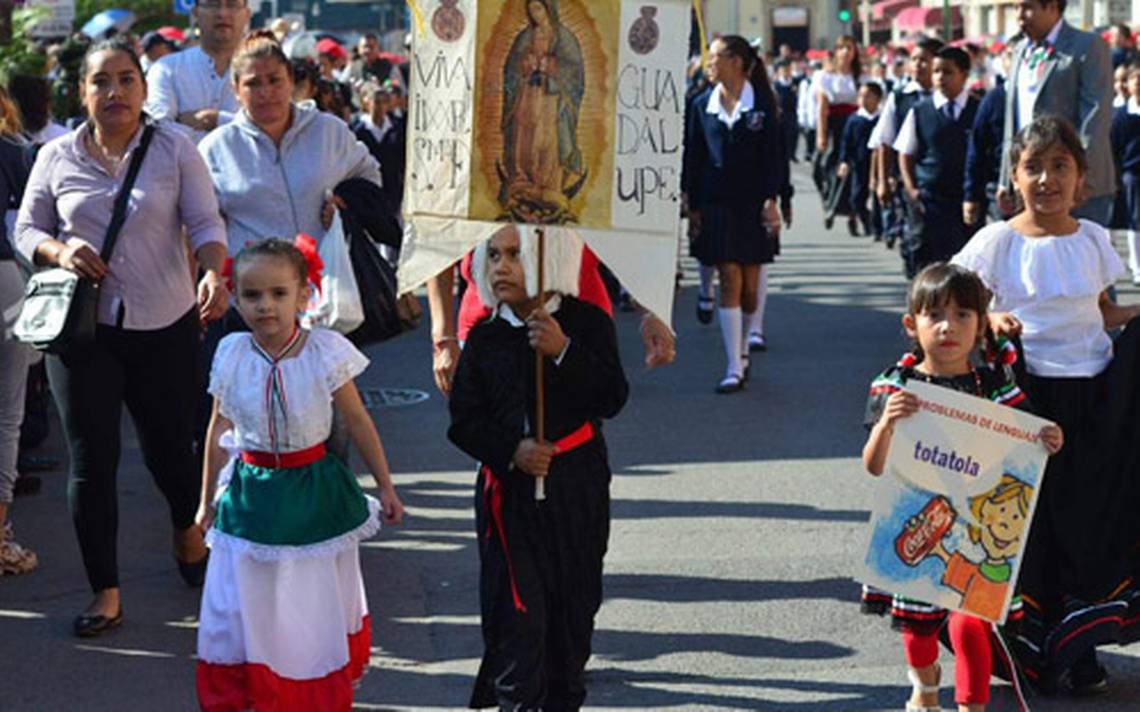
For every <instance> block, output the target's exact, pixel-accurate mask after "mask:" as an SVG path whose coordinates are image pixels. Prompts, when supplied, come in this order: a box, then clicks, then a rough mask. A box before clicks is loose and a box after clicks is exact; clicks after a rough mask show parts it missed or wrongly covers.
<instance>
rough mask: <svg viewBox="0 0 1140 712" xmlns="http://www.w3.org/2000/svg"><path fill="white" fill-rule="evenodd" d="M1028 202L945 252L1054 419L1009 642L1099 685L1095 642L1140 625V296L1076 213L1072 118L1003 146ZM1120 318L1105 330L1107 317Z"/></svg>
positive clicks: (1029, 658) (1136, 630)
mask: <svg viewBox="0 0 1140 712" xmlns="http://www.w3.org/2000/svg"><path fill="white" fill-rule="evenodd" d="M1010 161H1011V165H1012V166H1013V175H1012V179H1013V182H1014V185H1015V187H1016V188H1017V192H1018V193H1019V194H1020V196H1021V201H1022V203H1023V205H1024V210H1023V211H1022V212H1021V213H1019V214H1017V215H1016V216H1015V217H1013V218H1011V219H1010V220H1008V221H1005V222H998V223H993V224H991V225H989V226H988V227H986V228H984V229H982V230H981V231H979V232H978V233H977V234H976V235H975V236H974V237H973V239H971V240H970V242H969V244H967V245H966V247H965V248H963V249H962V251H961V252H959V253H958V254H957V255H956V256H955V257H954V259H953V261H954V262H955V263H958V264H960V265H963V266H965V267H967V268H969V269H972V270H974V271H975V272H977V273H978V275H979V276H980V277H981V279H982V281H983V282H985V284H986V286H987V287H988V288H989V289H990V291H991V292H992V293H993V304H992V307H993V309H994V311H995V312H1004V314H994V315H993V317H991V323H992V325H993V326H994V328H995V330H997V331H1003V332H1005V333H1007V334H1008V333H1020V334H1021V340H1022V345H1023V347H1024V351H1025V359H1024V362H1025V370H1026V371H1027V373H1024V374H1019V382H1020V383H1021V385H1022V387H1024V388H1025V390H1026V391H1027V392H1028V394H1029V396H1030V397H1031V398H1032V399H1033V402H1034V404H1035V405H1036V407H1037V408H1038V409H1039V410H1040V413H1039V415H1042V416H1044V417H1047V418H1049V419H1051V420H1053V421H1055V422H1057V423H1059V424H1060V425H1061V427H1062V428H1064V430H1065V433H1066V435H1067V439H1068V445H1067V446H1066V447H1065V450H1064V452H1062V453H1061V454H1060V455H1059V456H1058V457H1055V458H1052V459H1051V460H1050V461H1049V464H1048V469H1047V470H1046V473H1047V474H1046V477H1045V484H1044V486H1043V487H1042V490H1041V493H1040V499H1039V500H1038V507H1037V514H1036V524H1035V525H1034V527H1033V530H1032V532H1031V533H1030V535H1029V541H1028V545H1027V547H1026V551H1025V559H1024V561H1023V562H1022V568H1021V581H1020V584H1021V591H1022V593H1023V597H1024V600H1025V604H1026V606H1025V625H1024V628H1023V633H1022V635H1021V636H1019V638H1018V640H1017V644H1016V646H1015V650H1014V653H1015V654H1016V655H1017V656H1018V658H1019V662H1020V663H1021V664H1022V666H1023V668H1024V669H1025V671H1026V674H1027V676H1028V677H1029V678H1030V679H1031V680H1033V681H1034V682H1035V684H1037V686H1039V687H1040V688H1042V689H1043V690H1045V691H1052V690H1054V689H1056V688H1057V687H1058V686H1059V684H1060V683H1063V682H1067V685H1068V687H1069V688H1071V689H1072V690H1073V691H1074V692H1078V693H1082V692H1085V693H1087V692H1097V691H1100V690H1103V689H1104V688H1105V686H1106V684H1107V676H1106V674H1105V670H1104V668H1103V667H1101V666H1100V664H1099V663H1098V662H1097V659H1096V647H1097V646H1098V645H1104V644H1107V643H1126V642H1131V641H1134V640H1136V639H1137V636H1138V635H1140V590H1138V589H1137V584H1136V582H1137V581H1138V580H1140V579H1138V578H1137V576H1138V574H1140V561H1138V556H1137V552H1138V551H1140V549H1137V545H1138V544H1140V523H1138V522H1140V520H1138V519H1137V518H1136V515H1135V511H1136V507H1137V504H1138V503H1140V480H1138V479H1137V477H1136V475H1135V473H1136V468H1137V466H1138V464H1140V452H1138V449H1137V446H1136V443H1137V442H1140V383H1138V382H1137V380H1136V379H1137V377H1138V376H1140V322H1136V321H1134V320H1135V319H1136V317H1137V316H1140V306H1120V305H1117V304H1114V303H1113V302H1112V301H1110V299H1109V297H1108V292H1107V290H1108V288H1109V287H1110V286H1112V284H1113V282H1115V281H1116V280H1117V279H1118V278H1120V277H1121V276H1123V275H1124V274H1125V271H1124V265H1123V264H1122V263H1121V261H1120V258H1119V257H1118V256H1117V254H1116V251H1115V250H1114V249H1113V246H1112V242H1111V240H1110V239H1109V235H1108V232H1107V231H1106V230H1105V229H1104V228H1103V227H1101V226H1100V225H1097V224H1096V223H1093V222H1089V221H1087V220H1077V219H1075V218H1073V217H1072V216H1071V214H1070V213H1071V211H1072V209H1073V208H1074V206H1075V205H1076V204H1077V203H1078V202H1079V200H1080V196H1081V194H1082V191H1083V182H1084V176H1085V171H1086V168H1087V162H1086V157H1085V149H1084V147H1083V146H1082V145H1081V141H1080V138H1079V137H1078V136H1077V133H1076V131H1075V130H1074V129H1073V127H1072V126H1070V125H1069V124H1068V123H1066V122H1065V121H1064V120H1063V119H1059V118H1056V117H1042V118H1040V119H1038V120H1036V121H1034V122H1033V123H1032V124H1030V125H1029V126H1027V127H1026V128H1025V129H1023V130H1022V132H1021V133H1020V134H1019V135H1018V136H1017V137H1016V138H1015V139H1014V141H1013V143H1012V145H1011V147H1010ZM1126 324H1127V325H1128V328H1126V329H1125V330H1124V332H1123V334H1122V335H1121V336H1120V337H1119V338H1117V339H1116V341H1115V343H1114V342H1113V340H1112V339H1111V338H1110V337H1109V335H1108V333H1107V331H1106V330H1108V329H1115V328H1119V327H1121V326H1124V325H1126Z"/></svg>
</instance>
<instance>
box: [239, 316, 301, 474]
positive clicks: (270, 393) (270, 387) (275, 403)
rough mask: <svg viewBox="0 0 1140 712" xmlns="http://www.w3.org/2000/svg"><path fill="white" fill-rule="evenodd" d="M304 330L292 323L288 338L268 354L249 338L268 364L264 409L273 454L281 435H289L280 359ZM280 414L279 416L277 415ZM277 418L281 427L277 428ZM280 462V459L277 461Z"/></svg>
mask: <svg viewBox="0 0 1140 712" xmlns="http://www.w3.org/2000/svg"><path fill="white" fill-rule="evenodd" d="M303 336H304V332H303V331H301V330H300V329H299V328H297V325H296V324H294V325H293V333H292V334H290V335H289V340H288V341H286V342H285V344H284V345H283V346H282V347H281V348H280V350H278V351H277V353H276V354H275V355H274V354H270V353H269V352H268V351H266V350H265V349H264V348H262V346H261V344H259V343H257V339H256V338H251V339H250V343H252V344H253V350H254V351H255V352H257V354H258V355H259V356H261V358H263V359H265V361H266V362H267V363H268V364H269V374H268V377H267V378H266V382H265V410H266V415H267V417H268V421H269V444H270V447H271V448H272V450H273V454H274V455H280V451H281V440H282V435H284V437H285V438H288V435H289V402H288V400H287V399H286V397H285V380H284V376H283V375H282V373H281V361H282V360H283V359H284V358H285V357H286V356H288V355H289V353H290V352H292V351H293V349H294V348H296V346H297V344H299V343H300V342H301V338H302V337H303ZM278 416H280V417H278ZM278 420H280V421H281V426H282V427H281V428H278ZM278 462H279V463H280V460H279V461H278Z"/></svg>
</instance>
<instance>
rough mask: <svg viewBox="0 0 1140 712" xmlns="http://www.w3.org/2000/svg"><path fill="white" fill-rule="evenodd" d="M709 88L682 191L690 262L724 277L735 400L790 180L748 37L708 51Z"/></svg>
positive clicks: (728, 388) (695, 122)
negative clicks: (783, 192)
mask: <svg viewBox="0 0 1140 712" xmlns="http://www.w3.org/2000/svg"><path fill="white" fill-rule="evenodd" d="M709 80H710V82H711V83H712V84H711V86H709V88H707V89H706V90H705V91H704V92H702V93H701V94H699V95H697V97H696V98H695V99H694V100H693V101H692V103H691V104H690V108H691V111H690V112H689V117H688V126H687V129H686V135H687V139H686V141H685V161H684V175H683V178H682V188H683V190H684V192H685V195H686V198H687V200H688V205H689V229H690V232H691V233H692V234H694V235H695V236H696V243H695V244H694V247H693V253H694V254H695V255H696V257H697V259H699V260H700V261H701V264H702V265H715V266H716V268H717V271H718V272H719V276H720V309H719V311H718V317H719V321H720V329H721V335H722V337H723V340H724V349H725V357H726V362H727V365H726V368H725V375H724V378H722V379H721V381H720V382H719V383H718V384H717V387H716V390H717V392H718V393H734V392H736V391H739V390H741V389H742V388H743V387H744V382H745V380H746V379H747V377H748V350H747V349H748V334H749V333H750V332H751V331H759V332H760V333H762V331H763V329H762V328H759V329H754V328H753V327H754V324H753V321H754V319H755V318H756V314H757V311H758V310H757V296H758V294H759V289H760V282H761V269H762V267H763V266H764V265H766V264H770V263H771V262H773V261H774V260H775V256H776V253H777V250H778V242H777V237H778V233H779V229H780V212H779V209H778V206H777V203H776V198H777V196H778V195H779V193H780V188H781V187H782V186H783V185H784V184H785V182H786V177H787V175H788V160H787V156H786V154H785V152H784V150H783V145H782V142H781V137H780V127H779V121H778V118H777V117H778V108H777V106H776V98H775V95H774V93H773V92H772V88H771V85H770V84H769V82H768V73H767V71H765V69H764V64H763V62H762V61H761V59H760V58H759V57H758V56H757V54H756V50H754V49H753V48H752V46H751V45H750V44H749V43H748V41H747V40H745V39H744V38H743V37H740V36H737V35H728V36H725V37H719V38H717V39H716V40H714V41H713V43H712V45H711V46H710V60H709Z"/></svg>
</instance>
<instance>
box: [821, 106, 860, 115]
mask: <svg viewBox="0 0 1140 712" xmlns="http://www.w3.org/2000/svg"><path fill="white" fill-rule="evenodd" d="M858 110H859V105H858V104H832V105H831V106H829V107H827V115H828V116H829V117H837V116H850V115H851V114H854V113H855V112H856V111H858Z"/></svg>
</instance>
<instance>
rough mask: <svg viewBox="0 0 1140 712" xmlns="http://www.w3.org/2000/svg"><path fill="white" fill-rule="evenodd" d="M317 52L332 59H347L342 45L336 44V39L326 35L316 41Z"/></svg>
mask: <svg viewBox="0 0 1140 712" xmlns="http://www.w3.org/2000/svg"><path fill="white" fill-rule="evenodd" d="M317 54H327V55H328V56H330V57H332V58H333V59H347V58H348V54H347V53H346V52H345V51H344V47H341V46H340V45H339V44H337V41H336V40H334V39H330V38H328V37H326V38H324V39H323V40H320V41H319V42H317Z"/></svg>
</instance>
